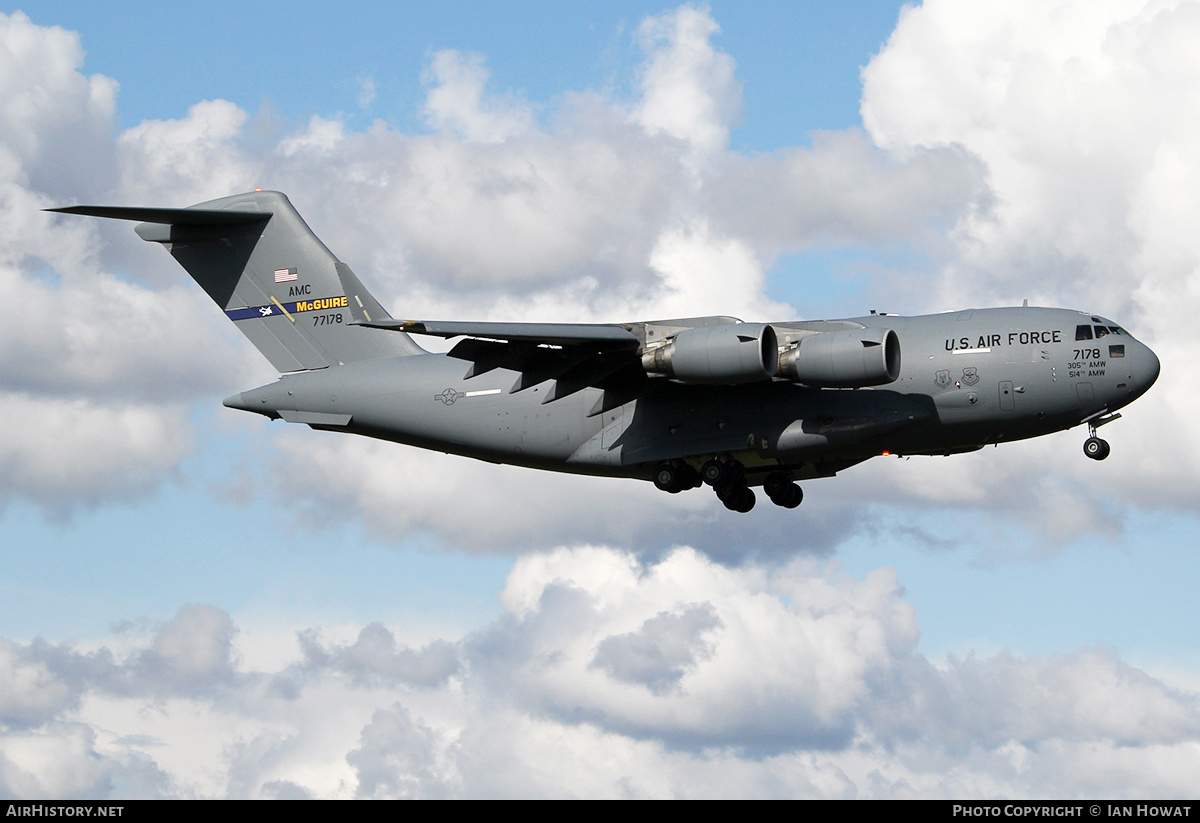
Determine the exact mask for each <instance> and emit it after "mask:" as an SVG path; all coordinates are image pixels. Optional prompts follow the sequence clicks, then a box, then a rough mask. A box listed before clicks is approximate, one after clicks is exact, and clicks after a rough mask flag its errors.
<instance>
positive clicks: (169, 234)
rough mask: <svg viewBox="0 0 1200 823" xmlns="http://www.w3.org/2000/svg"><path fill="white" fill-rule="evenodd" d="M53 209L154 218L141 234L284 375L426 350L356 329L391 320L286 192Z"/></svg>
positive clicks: (401, 337)
mask: <svg viewBox="0 0 1200 823" xmlns="http://www.w3.org/2000/svg"><path fill="white" fill-rule="evenodd" d="M52 211H59V212H66V213H69V214H89V215H93V216H96V217H114V218H120V219H124V220H141V221H144V222H142V223H140V224H139V225H138V226H136V227H135V229H134V230H135V231H136V232H137V233H138V236H140V237H141V238H142V239H143V240H147V241H150V242H155V243H162V244H163V246H164V247H165V248H166V249H167V250H168V251H169V252H170V253H171V255H172V256H173V257H174V258H175V259H176V260H177V261H179V264H180V265H182V266H183V267H184V268H185V269H187V271H188V273H189V274H191V275H192V277H193V278H194V279H195V281H196V282H197V283H199V284H200V286H201V287H202V288H203V289H204V290H205V291H206V292H208V295H209V297H211V298H212V299H213V300H214V301H215V302H216V304H217V305H218V306H220V307H221V309H222V310H223V311H224V312H225V314H226V315H227V316H228V317H229V318H230V319H231V320H233V321H234V323H236V324H237V326H238V328H239V329H240V330H241V331H242V333H243V334H245V335H246V337H247V338H249V340H250V342H251V343H253V344H254V346H255V347H256V348H257V349H258V350H259V351H260V352H262V354H263V356H265V357H266V358H267V359H268V360H269V361H271V365H273V366H274V367H275V368H276V369H278V370H279V371H281V372H290V371H302V370H308V369H322V368H325V367H327V366H331V365H336V364H339V363H349V362H353V361H356V360H371V359H375V358H380V357H396V356H400V355H406V354H418V353H421V352H422V351H423V350H422V349H421V347H420V346H418V345H417V344H416V343H415V342H413V340H412V338H410V337H409V336H408V335H407V334H403V333H396V332H391V331H382V330H379V329H371V328H364V327H362V326H356V325H352V323H353V317H354V316H357V315H358V313H359V312H362V313H364V314H365V315H366V316H368V317H370V318H379V319H390V317H391V315H389V314H388V313H387V311H386V310H385V309H384V308H383V306H381V305H380V304H379V301H377V300H376V299H375V298H374V297H372V296H371V295H370V293H369V292H367V290H366V289H365V288H363V285H362V283H361V282H360V281H359V279H358V277H357V276H355V274H354V272H353V271H351V270H350V267H349V266H347V265H346V264H345V263H343V262H342V261H340V260H338V259H337V258H336V257H334V255H333V253H332V252H330V251H329V249H328V248H326V247H325V244H324V243H322V242H321V241H320V240H319V239H317V236H316V235H315V234H313V233H312V230H311V229H310V228H309V227H308V225H307V224H306V223H305V222H304V220H303V219H302V218H301V217H300V215H299V213H298V212H297V211H296V209H295V208H294V207H293V206H292V204H291V202H289V201H288V199H287V197H286V196H285V195H283V194H281V193H280V192H273V191H259V192H250V193H247V194H236V195H232V196H230V197H222V198H220V199H219V200H210V201H209V202H207V203H198V204H197V205H195V206H190V207H188V208H186V209H153V208H125V207H112V206H74V207H72V208H67V209H52ZM351 300H353V301H354V309H355V311H354V313H353V315H352V312H351V307H350V301H351Z"/></svg>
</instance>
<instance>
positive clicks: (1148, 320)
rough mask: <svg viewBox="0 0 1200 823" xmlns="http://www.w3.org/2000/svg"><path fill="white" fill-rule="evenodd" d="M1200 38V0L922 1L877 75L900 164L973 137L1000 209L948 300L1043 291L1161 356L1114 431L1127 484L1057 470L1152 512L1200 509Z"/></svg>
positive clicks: (994, 207)
mask: <svg viewBox="0 0 1200 823" xmlns="http://www.w3.org/2000/svg"><path fill="white" fill-rule="evenodd" d="M1197 35H1200V13H1198V11H1197V7H1196V6H1195V4H1192V3H1178V2H1157V1H1156V0H1128V1H1123V2H1108V3H1103V4H1096V3H1089V2H1066V3H1056V4H1053V5H1047V4H1040V3H985V4H963V3H956V2H947V1H946V0H934V2H928V3H925V4H924V5H923V6H921V7H920V8H910V9H907V10H905V12H904V13H903V14H902V15H901V18H900V22H899V24H898V26H897V28H896V30H895V32H894V33H893V34H892V37H891V39H890V40H889V42H888V44H887V46H886V47H885V48H884V50H883V51H882V52H881V53H880V54H879V55H878V56H877V57H876V58H875V59H874V60H872V62H871V64H870V65H869V66H867V68H866V69H864V71H863V82H864V91H863V101H862V112H863V121H864V124H865V126H866V128H867V130H868V131H869V133H870V135H871V137H872V139H873V140H874V141H875V142H876V143H877V144H878V145H880V146H883V147H884V148H886V149H887V150H889V151H891V152H896V153H898V154H900V155H901V156H907V155H912V154H913V153H915V152H921V151H926V150H930V149H936V148H938V147H957V148H958V149H959V150H960V151H966V152H969V153H970V154H972V155H974V156H975V157H976V158H978V161H979V162H981V163H982V164H983V165H984V167H985V168H986V178H987V181H988V184H989V186H990V187H991V189H992V192H993V193H994V202H993V203H992V204H991V207H990V208H989V209H987V210H986V211H981V212H978V213H970V212H967V213H964V214H963V215H962V216H961V219H960V221H959V225H958V226H957V228H956V229H955V231H954V232H953V234H952V235H951V238H952V239H953V241H954V244H955V247H954V251H953V255H952V257H951V258H950V262H949V263H948V264H947V265H946V266H945V267H944V268H943V269H942V271H941V272H940V273H939V274H938V276H937V277H936V279H935V280H934V281H932V282H931V283H930V284H929V292H928V293H929V298H928V300H929V304H930V306H931V307H936V308H954V307H958V306H962V305H967V304H975V305H980V304H987V303H1005V304H1013V303H1015V302H1016V301H1017V300H1019V299H1021V298H1023V297H1028V298H1030V299H1031V301H1033V302H1034V303H1035V304H1037V303H1040V304H1042V305H1065V306H1070V307H1074V308H1080V309H1084V310H1090V311H1097V312H1101V313H1103V314H1107V315H1110V316H1112V317H1114V318H1116V319H1117V320H1118V322H1122V323H1123V324H1124V325H1126V326H1127V327H1128V328H1129V329H1131V330H1132V331H1133V333H1134V334H1135V335H1137V336H1139V337H1141V338H1142V339H1143V340H1145V341H1147V342H1148V343H1149V344H1150V345H1151V346H1152V347H1153V348H1155V350H1156V351H1157V352H1158V354H1159V357H1160V359H1161V360H1162V363H1163V373H1162V378H1161V379H1160V380H1159V382H1158V384H1157V385H1156V386H1155V387H1154V388H1153V389H1152V390H1151V391H1150V393H1149V394H1148V395H1147V396H1146V397H1145V398H1143V399H1141V400H1139V401H1138V402H1137V404H1136V405H1135V406H1134V407H1132V408H1131V409H1130V410H1129V411H1128V412H1127V414H1126V418H1127V419H1126V420H1125V421H1122V422H1121V423H1120V424H1118V425H1117V426H1114V427H1113V428H1112V429H1106V430H1105V435H1106V436H1108V437H1110V439H1111V440H1112V442H1113V444H1114V457H1116V455H1117V454H1118V453H1119V454H1122V458H1121V459H1122V460H1123V468H1124V471H1123V472H1122V473H1121V476H1120V478H1119V479H1118V478H1115V477H1114V478H1112V479H1111V480H1110V479H1109V478H1108V477H1107V476H1106V474H1107V473H1105V474H1100V475H1099V476H1097V473H1095V472H1088V473H1084V472H1083V471H1082V470H1081V469H1080V468H1079V464H1080V461H1078V460H1077V459H1076V460H1075V461H1074V462H1073V463H1069V464H1067V465H1066V467H1062V468H1056V471H1055V473H1056V474H1061V479H1060V480H1059V481H1057V482H1058V483H1059V484H1061V485H1066V484H1067V483H1068V482H1070V479H1071V478H1076V477H1083V478H1085V479H1086V480H1087V482H1088V484H1089V486H1091V487H1092V488H1093V489H1095V488H1097V487H1099V488H1101V489H1103V490H1104V491H1103V492H1102V493H1107V494H1116V493H1118V492H1119V494H1120V496H1121V497H1122V498H1123V499H1124V500H1125V501H1128V502H1133V503H1136V504H1138V505H1141V506H1149V507H1154V506H1160V505H1168V506H1181V507H1185V508H1194V506H1195V504H1196V502H1197V497H1196V494H1195V492H1196V490H1197V489H1200V483H1198V482H1196V481H1197V480H1198V479H1200V435H1198V434H1197V433H1196V431H1195V427H1193V426H1191V425H1189V423H1188V420H1189V415H1190V412H1189V410H1190V409H1192V408H1195V407H1196V405H1197V403H1200V392H1197V390H1196V388H1195V387H1194V385H1193V383H1192V381H1188V380H1181V379H1180V376H1181V375H1184V374H1187V373H1188V370H1189V368H1190V365H1189V364H1191V363H1193V362H1195V360H1196V359H1197V357H1198V356H1200V348H1198V344H1197V342H1196V340H1195V337H1194V335H1192V334H1191V317H1190V315H1191V307H1192V306H1193V305H1194V304H1195V300H1194V299H1192V298H1193V297H1194V296H1195V295H1197V294H1200V245H1197V238H1196V233H1195V232H1194V231H1193V229H1192V228H1191V227H1192V226H1194V225H1195V224H1196V222H1197V221H1198V220H1200V200H1197V199H1196V197H1195V195H1194V194H1193V193H1192V192H1194V190H1195V186H1192V185H1189V181H1190V180H1193V179H1196V178H1198V177H1200V171H1198V169H1200V167H1198V165H1197V162H1196V161H1195V159H1194V152H1193V151H1192V150H1191V147H1192V146H1194V145H1195V143H1196V141H1197V140H1198V139H1200V107H1198V105H1197V102H1196V101H1197V100H1200V96H1198V95H1200V73H1198V72H1197V71H1196V68H1195V61H1194V60H1192V59H1191V58H1190V53H1191V52H1190V47H1189V46H1188V45H1187V44H1188V43H1190V42H1194V39H1195V36H1197ZM1164 432H1170V433H1171V436H1170V437H1164V436H1163V433H1164ZM1025 475H1026V477H1028V474H1027V473H1025ZM1086 496H1087V497H1089V498H1091V499H1090V500H1089V501H1088V505H1089V507H1091V508H1097V507H1098V506H1099V503H1100V501H1099V500H1098V499H1097V495H1096V493H1095V492H1094V491H1093V492H1089V493H1087V495H1086ZM1038 522H1039V523H1042V524H1046V525H1050V524H1052V523H1053V522H1054V521H1053V520H1051V519H1039V521H1038ZM1078 525H1082V524H1077V525H1076V526H1072V528H1076V527H1078Z"/></svg>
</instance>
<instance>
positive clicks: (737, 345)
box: [642, 323, 779, 385]
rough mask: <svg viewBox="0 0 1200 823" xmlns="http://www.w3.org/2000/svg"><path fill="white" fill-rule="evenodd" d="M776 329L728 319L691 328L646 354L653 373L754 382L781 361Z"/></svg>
mask: <svg viewBox="0 0 1200 823" xmlns="http://www.w3.org/2000/svg"><path fill="white" fill-rule="evenodd" d="M778 351H779V344H778V342H777V338H776V336H775V330H774V329H773V328H771V327H770V326H769V325H767V324H765V323H728V324H723V325H720V326H708V327H705V328H699V329H688V330H687V331H683V332H680V333H679V334H677V335H675V337H673V338H672V339H671V341H670V342H669V343H667V344H666V345H663V346H658V347H657V348H653V349H649V350H647V351H646V352H644V353H643V354H642V366H643V367H644V368H645V369H646V371H647V372H648V373H649V374H665V375H667V376H668V377H674V378H675V379H676V380H681V381H683V382H685V383H721V384H726V385H731V384H736V383H753V382H755V381H759V380H770V379H771V378H772V377H774V376H775V371H776V369H777V368H778V365H779V354H778Z"/></svg>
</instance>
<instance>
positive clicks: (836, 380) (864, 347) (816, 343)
mask: <svg viewBox="0 0 1200 823" xmlns="http://www.w3.org/2000/svg"><path fill="white" fill-rule="evenodd" d="M779 376H780V377H786V378H787V379H788V380H794V381H795V382H797V383H804V384H805V385H807V386H818V387H827V388H843V389H845V388H849V389H857V388H863V387H865V386H882V385H883V384H885V383H891V382H892V381H894V380H895V379H896V378H897V377H899V376H900V338H899V337H897V336H896V332H894V331H892V330H891V329H851V330H847V331H827V332H821V333H819V334H813V335H809V336H808V337H803V338H801V339H800V340H799V341H798V342H797V343H796V344H795V345H794V346H792V347H790V348H789V349H787V351H785V352H783V354H781V355H779Z"/></svg>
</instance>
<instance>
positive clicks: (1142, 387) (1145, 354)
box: [1133, 344, 1162, 397]
mask: <svg viewBox="0 0 1200 823" xmlns="http://www.w3.org/2000/svg"><path fill="white" fill-rule="evenodd" d="M1161 370H1162V364H1161V363H1159V362H1158V355H1156V354H1155V353H1154V352H1153V351H1152V350H1151V349H1150V347H1149V346H1147V345H1145V344H1139V345H1138V358H1137V362H1136V364H1135V365H1134V374H1133V380H1134V385H1135V386H1136V388H1135V390H1134V396H1135V397H1140V396H1141V395H1143V394H1145V393H1146V391H1147V390H1148V389H1149V388H1150V387H1151V386H1153V385H1154V381H1155V380H1157V379H1158V374H1159V372H1160V371H1161Z"/></svg>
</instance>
